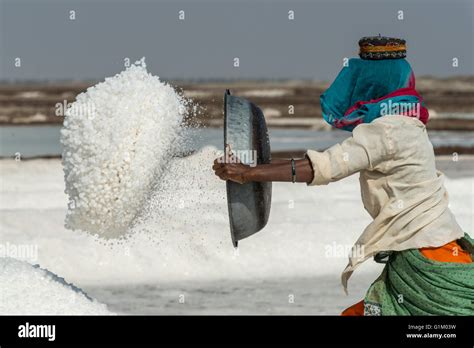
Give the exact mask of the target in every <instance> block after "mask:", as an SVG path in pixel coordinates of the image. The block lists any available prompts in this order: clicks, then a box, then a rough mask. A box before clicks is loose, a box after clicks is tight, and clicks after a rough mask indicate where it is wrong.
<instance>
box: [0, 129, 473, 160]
mask: <svg viewBox="0 0 474 348" xmlns="http://www.w3.org/2000/svg"><path fill="white" fill-rule="evenodd" d="M60 129H61V126H59V125H45V126H2V127H0V157H14V156H15V154H16V153H20V154H21V157H22V158H28V157H42V156H58V155H60V154H61V145H60V142H59V131H60ZM269 132H270V139H271V147H272V150H273V151H281V150H304V149H315V150H323V149H326V148H328V147H330V146H331V145H334V144H336V143H338V142H341V141H342V140H344V139H345V138H347V137H348V136H350V134H351V133H349V132H345V131H339V130H333V131H317V130H310V129H283V128H271V129H270V130H269ZM222 133H223V132H222V129H220V128H206V129H199V130H196V129H194V130H191V131H189V137H191V138H192V139H194V141H193V145H192V146H194V147H195V148H198V149H199V148H201V147H203V146H206V145H212V146H215V147H217V148H221V147H222V146H223V134H222ZM429 135H430V139H431V142H432V143H433V145H434V146H435V147H438V146H447V145H463V146H466V147H474V132H458V131H430V132H429Z"/></svg>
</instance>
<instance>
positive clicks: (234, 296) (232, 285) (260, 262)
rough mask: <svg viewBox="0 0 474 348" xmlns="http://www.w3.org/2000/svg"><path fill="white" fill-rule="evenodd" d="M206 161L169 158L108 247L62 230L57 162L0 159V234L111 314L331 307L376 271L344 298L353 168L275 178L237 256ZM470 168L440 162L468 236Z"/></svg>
mask: <svg viewBox="0 0 474 348" xmlns="http://www.w3.org/2000/svg"><path fill="white" fill-rule="evenodd" d="M213 156H214V149H212V148H205V149H203V150H202V151H200V152H199V153H197V154H195V155H193V156H189V157H185V158H179V159H175V160H174V162H173V163H170V164H169V171H168V172H167V173H165V174H164V176H163V177H161V178H159V181H160V183H161V188H160V189H159V190H157V192H156V193H155V194H154V195H153V196H152V197H151V198H150V200H151V201H150V203H149V205H148V207H147V208H146V209H145V210H144V212H143V215H142V216H141V217H140V219H139V223H137V225H136V226H135V227H134V228H133V229H132V230H131V231H130V234H129V237H128V238H127V239H126V240H122V241H119V242H116V243H112V244H111V243H110V242H108V243H106V242H104V241H101V240H98V239H96V238H94V237H93V236H91V235H89V234H87V233H84V232H72V231H69V230H67V229H65V228H64V227H63V223H64V215H65V212H66V205H67V197H66V195H65V194H64V181H63V172H62V167H61V163H60V161H59V160H58V159H38V160H29V161H20V162H15V161H14V160H1V161H0V177H1V181H0V197H1V199H0V241H1V243H7V242H8V243H11V244H14V245H20V244H27V245H34V246H37V255H30V256H32V257H28V255H27V257H26V259H27V260H28V261H29V262H30V263H38V264H40V265H41V267H43V268H47V269H48V270H50V271H52V272H54V273H56V274H58V275H60V276H61V277H64V278H65V279H66V281H68V282H72V283H74V284H75V285H76V286H78V287H80V288H82V289H84V290H86V291H87V292H88V293H89V295H91V296H92V297H94V298H96V299H97V300H98V301H100V302H102V303H105V304H107V305H109V309H110V310H112V311H114V312H118V313H134V314H138V313H143V314H145V313H146V314H160V313H163V314H172V313H193V314H199V313H202V314H205V313H208V314H209V313H234V314H258V313H270V314H284V313H288V314H290V313H292V314H297V313H304V314H323V313H324V314H338V313H339V312H340V311H341V310H342V309H344V307H345V306H347V305H349V304H351V303H353V302H355V301H358V300H359V299H360V298H361V297H362V296H363V294H364V291H365V289H366V287H367V286H368V285H369V284H370V282H371V281H372V280H373V279H374V278H375V277H376V276H377V275H378V273H379V272H380V270H381V268H382V266H381V265H379V264H375V263H374V262H373V261H371V260H369V261H367V262H366V263H365V264H364V265H363V266H362V267H361V268H360V269H359V270H357V272H356V273H355V274H354V276H353V278H351V280H350V282H349V292H350V295H349V297H346V296H345V295H344V294H343V291H342V288H341V287H340V285H339V276H340V272H341V271H342V269H343V268H344V266H345V264H346V262H347V260H346V257H345V256H344V255H340V254H339V253H338V252H330V251H334V250H335V249H337V248H339V247H340V248H344V247H345V246H350V245H352V243H353V242H354V241H355V240H356V239H357V237H358V235H359V234H360V233H361V232H362V230H363V228H364V227H365V226H366V225H367V224H368V223H369V222H370V217H369V215H368V214H367V213H366V212H365V211H364V209H363V207H362V204H361V202H360V192H359V187H358V177H357V175H354V176H352V177H349V178H346V179H344V180H341V181H340V182H337V183H333V184H330V185H328V186H324V187H307V186H305V185H301V184H300V185H294V184H275V185H274V190H273V201H272V202H273V206H272V212H271V216H270V221H269V224H268V225H267V227H266V228H265V229H264V230H263V231H261V232H259V233H258V234H256V235H255V236H252V237H250V238H248V239H246V240H244V241H242V242H241V243H240V245H239V249H238V251H235V250H234V249H233V247H232V244H231V242H230V236H229V230H228V220H227V215H226V204H225V185H224V184H223V182H221V181H219V180H218V179H217V178H215V177H214V176H213V175H212V171H211V168H210V160H212V158H213ZM472 163H473V159H472V157H462V156H461V157H460V158H459V161H458V162H455V163H454V162H452V159H451V158H450V157H444V158H439V160H438V164H439V167H440V169H442V170H444V171H445V172H446V174H447V178H446V187H447V189H448V192H449V194H450V202H451V203H450V206H451V209H452V210H453V212H454V214H455V216H456V218H457V220H458V222H459V223H460V225H461V226H462V227H463V228H464V230H465V231H466V232H468V233H470V234H471V235H472V232H473V230H474V228H473V227H474V221H473V213H472V212H473V206H474V175H473V174H472ZM328 251H329V252H328ZM2 286H7V287H8V286H13V285H12V284H2ZM183 294H184V298H185V301H184V303H181V302H179V301H180V298H181V297H180V296H181V295H183ZM291 294H293V295H294V299H295V302H294V303H289V302H288V300H289V297H288V296H290V295H291ZM44 307H45V306H43V307H42V308H44Z"/></svg>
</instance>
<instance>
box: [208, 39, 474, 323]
mask: <svg viewBox="0 0 474 348" xmlns="http://www.w3.org/2000/svg"><path fill="white" fill-rule="evenodd" d="M359 46H360V54H359V55H360V57H361V59H359V58H357V59H356V58H354V59H351V60H349V63H348V66H346V67H344V68H343V69H342V71H341V72H340V73H339V75H338V76H337V78H336V80H335V81H334V82H333V83H332V85H331V86H330V87H329V89H328V90H326V91H325V93H324V94H323V95H322V96H321V108H322V113H323V117H324V119H325V120H326V121H327V122H328V123H329V124H331V125H332V126H334V127H336V128H339V129H344V130H347V131H350V132H352V136H351V137H350V138H348V139H346V140H345V141H343V142H342V143H340V144H336V145H334V146H332V147H330V148H329V149H327V150H326V151H324V152H318V151H313V150H308V151H307V153H306V156H305V158H304V159H298V160H293V159H292V160H289V161H279V162H277V163H271V164H263V165H258V166H254V167H250V166H246V165H244V164H241V163H235V161H234V163H233V164H232V163H222V162H223V161H222V158H220V159H217V160H216V161H215V162H214V166H213V169H214V170H215V174H216V175H217V176H218V177H219V178H221V179H222V180H232V181H235V182H238V183H245V182H249V181H257V182H264V181H287V182H289V181H292V182H304V183H307V184H308V185H327V184H329V183H330V182H333V181H337V180H340V179H342V178H345V177H347V176H349V175H352V174H354V173H356V172H359V173H360V187H361V193H362V201H363V204H364V207H365V209H366V210H367V211H368V212H369V214H370V215H371V216H372V218H373V221H372V223H370V224H369V225H368V226H367V227H366V228H365V230H364V232H363V233H362V235H361V236H360V237H359V239H358V240H357V242H356V245H355V246H354V250H358V252H357V253H352V254H353V255H350V257H349V264H348V266H347V267H346V269H345V270H344V272H343V274H342V284H343V285H344V289H345V290H346V291H347V281H348V279H349V277H350V275H351V274H352V272H353V271H354V270H355V268H356V267H357V266H358V265H360V264H361V263H362V262H364V261H365V260H367V259H368V258H370V257H374V259H375V260H376V261H378V262H384V263H386V266H385V268H384V270H383V272H382V274H381V276H380V277H379V278H378V279H377V280H375V282H374V283H373V284H372V285H371V286H370V288H369V290H368V292H367V294H366V296H365V298H364V300H363V301H361V302H359V303H357V304H355V305H353V306H352V307H350V308H348V309H346V310H345V311H344V312H343V313H342V314H343V315H430V314H432V315H449V314H457V315H473V314H474V263H473V262H472V258H473V253H474V244H473V240H472V239H471V238H470V237H469V236H468V235H467V234H464V232H463V230H462V229H461V227H460V226H459V225H458V223H457V222H456V219H455V218H454V216H453V214H452V213H451V211H450V209H449V208H448V193H447V192H446V189H445V187H444V185H443V174H442V173H441V172H439V171H437V170H436V168H435V157H434V153H433V147H432V145H431V143H430V141H429V139H428V134H427V131H426V128H425V124H426V123H427V121H428V111H427V109H426V108H425V107H424V104H423V101H422V98H421V96H420V95H419V94H418V93H417V91H416V90H415V77H414V75H413V72H412V69H411V67H410V65H409V64H408V62H407V61H406V60H405V59H404V58H405V56H406V49H405V41H404V40H400V39H393V38H385V37H380V36H379V37H370V38H363V39H361V40H360V41H359ZM361 250H363V251H364V252H363V253H362V255H361V252H360V251H361Z"/></svg>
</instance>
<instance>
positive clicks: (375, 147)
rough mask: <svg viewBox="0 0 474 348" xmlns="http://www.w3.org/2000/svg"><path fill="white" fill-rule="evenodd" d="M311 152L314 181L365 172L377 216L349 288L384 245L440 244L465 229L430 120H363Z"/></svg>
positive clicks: (368, 202) (352, 263) (361, 242)
mask: <svg viewBox="0 0 474 348" xmlns="http://www.w3.org/2000/svg"><path fill="white" fill-rule="evenodd" d="M306 154H307V156H308V158H309V160H310V161H311V164H312V166H313V170H314V178H313V181H312V182H311V183H309V185H327V184H328V183H330V182H333V181H337V180H340V179H342V178H345V177H347V176H349V175H352V174H354V173H356V172H360V178H359V181H360V188H361V195H362V202H363V203H364V207H365V209H366V210H367V212H368V213H369V214H370V215H371V216H372V218H373V219H374V220H373V221H372V223H370V224H369V225H368V226H367V227H366V228H365V230H364V232H363V233H362V235H361V236H360V237H359V239H358V240H357V242H356V244H355V245H354V251H355V250H357V252H354V253H352V254H351V255H350V256H349V264H348V265H347V267H346V268H345V270H344V271H343V273H342V277H341V280H342V284H343V286H344V290H345V291H346V292H347V281H348V279H349V277H350V276H351V274H352V272H353V271H354V270H355V268H356V267H357V266H358V265H360V264H361V263H362V262H364V261H365V260H367V259H368V258H370V257H371V256H373V255H375V254H376V253H378V252H380V251H392V250H393V251H401V250H406V249H413V248H422V247H438V246H442V245H444V244H446V243H449V242H451V241H453V240H455V239H458V238H461V237H462V236H463V235H464V232H463V230H462V229H461V227H460V226H459V225H458V223H457V222H456V219H455V217H454V216H453V214H452V213H451V211H450V209H449V208H448V193H447V192H446V189H445V187H444V184H443V180H444V175H443V173H441V172H440V171H437V170H436V167H435V157H434V151H433V146H432V144H431V142H430V141H429V139H428V134H427V131H426V128H425V125H424V124H423V123H422V122H420V121H419V120H418V119H417V118H415V117H407V116H400V115H386V116H383V117H380V118H378V119H376V120H374V121H373V122H371V123H368V124H360V125H358V126H357V127H356V128H355V129H354V130H353V131H352V137H350V138H348V139H346V140H345V141H343V142H342V143H340V144H336V145H334V146H332V147H330V148H329V149H327V150H326V151H324V152H318V151H313V150H308V152H307V153H306ZM361 251H362V253H361ZM361 254H362V255H361Z"/></svg>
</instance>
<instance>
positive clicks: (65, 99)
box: [0, 76, 474, 131]
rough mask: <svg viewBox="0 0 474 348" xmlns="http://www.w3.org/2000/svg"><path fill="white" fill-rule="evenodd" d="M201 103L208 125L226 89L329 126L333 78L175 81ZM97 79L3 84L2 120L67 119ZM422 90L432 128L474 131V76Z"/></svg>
mask: <svg viewBox="0 0 474 348" xmlns="http://www.w3.org/2000/svg"><path fill="white" fill-rule="evenodd" d="M169 83H170V84H171V85H172V86H175V88H176V89H177V90H178V91H182V92H183V94H184V96H185V97H186V98H189V99H191V100H192V101H193V103H192V105H193V106H196V109H195V110H194V111H191V112H190V113H191V114H192V115H193V117H190V119H192V120H194V119H196V120H197V121H198V122H200V123H201V124H203V125H205V126H208V127H218V126H220V125H222V119H223V111H222V110H223V95H224V91H225V90H226V89H230V90H231V92H232V94H235V95H238V96H241V97H244V98H247V99H249V100H250V101H252V102H253V103H255V104H256V105H258V106H259V107H260V108H261V109H262V111H263V113H264V115H265V118H266V120H267V123H268V125H269V126H270V127H285V128H306V129H316V130H326V129H329V128H330V127H329V125H327V124H326V123H325V122H324V120H323V119H322V115H321V107H320V104H319V96H320V95H321V94H322V93H323V92H324V90H325V89H326V88H327V87H328V85H329V83H328V82H321V81H305V80H293V81H291V80H287V81H281V80H278V81H207V82H194V81H193V82H190V81H170V82H169ZM94 84H95V82H91V81H89V82H77V81H76V82H73V81H72V82H58V83H53V82H51V83H39V84H37V83H33V84H10V83H8V84H0V125H2V126H5V125H23V124H25V125H45V124H48V125H52V124H61V123H62V122H63V116H62V115H63V113H64V109H65V107H67V106H68V105H70V103H72V102H74V100H75V98H76V95H78V94H79V93H81V92H84V91H85V90H86V89H87V88H88V87H90V86H91V85H94ZM417 89H418V90H419V91H420V93H421V95H422V96H423V98H424V101H425V105H426V106H427V107H428V109H429V112H430V122H429V123H428V129H431V130H457V131H466V130H467V131H474V103H473V102H472V100H474V76H468V77H455V78H454V77H450V78H433V77H421V78H419V79H418V80H417ZM58 114H59V116H58Z"/></svg>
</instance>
